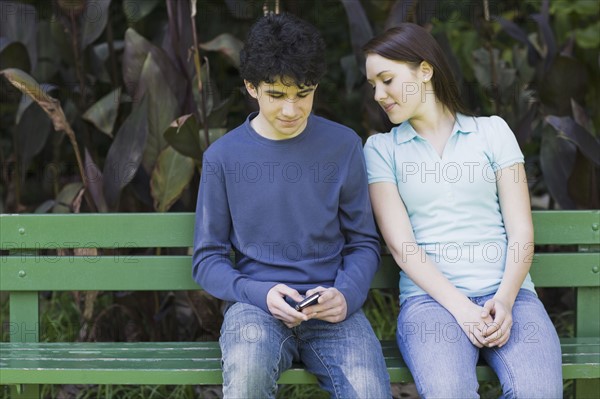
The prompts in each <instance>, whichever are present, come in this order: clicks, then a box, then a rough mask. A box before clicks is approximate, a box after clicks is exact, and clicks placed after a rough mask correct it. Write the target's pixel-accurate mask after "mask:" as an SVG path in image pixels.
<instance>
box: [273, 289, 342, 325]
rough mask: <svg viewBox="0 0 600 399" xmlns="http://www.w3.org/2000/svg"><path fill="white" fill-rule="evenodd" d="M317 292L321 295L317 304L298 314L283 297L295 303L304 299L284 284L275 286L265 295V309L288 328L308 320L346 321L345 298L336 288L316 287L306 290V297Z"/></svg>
mask: <svg viewBox="0 0 600 399" xmlns="http://www.w3.org/2000/svg"><path fill="white" fill-rule="evenodd" d="M317 292H320V293H321V296H320V297H319V302H318V303H317V304H316V305H313V306H309V307H307V308H305V309H303V310H302V311H300V312H299V311H297V310H296V309H294V308H293V307H291V306H290V305H289V304H288V303H287V302H286V301H285V297H286V296H287V297H289V298H291V299H293V300H294V301H296V302H300V301H301V300H303V299H304V297H302V295H300V293H299V292H298V291H296V290H295V289H293V288H291V287H288V286H287V285H285V284H277V285H276V286H274V287H273V288H271V289H270V290H269V292H268V293H267V307H268V308H269V311H270V312H271V314H272V315H273V317H275V318H276V319H279V320H281V321H282V322H283V323H284V324H285V325H286V326H287V327H289V328H292V327H296V326H297V325H299V324H300V323H302V322H303V321H308V320H310V319H319V320H323V321H327V322H330V323H339V322H340V321H343V320H345V319H346V314H347V311H348V309H347V304H346V298H345V297H344V295H343V294H342V293H341V292H340V291H338V290H337V289H336V288H324V287H316V288H313V289H311V290H308V291H307V292H306V296H307V297H308V296H310V295H312V294H315V293H317Z"/></svg>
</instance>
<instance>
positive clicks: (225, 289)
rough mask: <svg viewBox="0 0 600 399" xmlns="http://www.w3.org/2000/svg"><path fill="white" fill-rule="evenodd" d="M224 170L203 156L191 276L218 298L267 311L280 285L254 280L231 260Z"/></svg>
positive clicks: (230, 222) (230, 224)
mask: <svg viewBox="0 0 600 399" xmlns="http://www.w3.org/2000/svg"><path fill="white" fill-rule="evenodd" d="M222 172H223V171H222V167H221V165H220V164H219V163H218V162H212V161H211V160H209V158H208V157H207V154H204V160H203V165H202V176H201V179H200V188H199V191H198V202H197V206H196V222H195V231H194V253H193V255H192V275H193V277H194V280H195V281H196V283H198V284H199V285H200V286H201V287H202V288H204V289H205V290H206V291H207V292H208V293H210V294H211V295H213V296H216V297H217V298H220V299H223V300H226V301H234V302H245V303H250V304H253V305H256V306H258V307H260V308H262V309H263V310H265V311H266V312H268V311H269V310H268V307H267V293H268V292H269V290H270V289H271V288H273V287H274V286H275V285H276V284H277V283H274V282H262V281H255V280H253V279H251V278H250V277H249V276H247V275H244V274H242V273H240V272H239V270H237V269H236V268H235V267H234V265H233V262H232V261H231V259H230V251H231V241H230V233H231V229H232V221H231V214H230V210H229V198H228V197H227V190H226V185H225V179H224V175H223V173H222Z"/></svg>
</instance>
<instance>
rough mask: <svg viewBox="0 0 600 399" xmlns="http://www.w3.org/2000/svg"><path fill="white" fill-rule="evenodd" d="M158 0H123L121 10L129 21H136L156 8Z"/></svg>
mask: <svg viewBox="0 0 600 399" xmlns="http://www.w3.org/2000/svg"><path fill="white" fill-rule="evenodd" d="M158 3H159V0H123V12H124V13H125V16H126V17H127V20H128V21H130V22H137V21H139V20H141V19H143V18H144V17H146V16H147V15H148V14H150V13H151V12H152V10H154V8H156V6H157V5H158Z"/></svg>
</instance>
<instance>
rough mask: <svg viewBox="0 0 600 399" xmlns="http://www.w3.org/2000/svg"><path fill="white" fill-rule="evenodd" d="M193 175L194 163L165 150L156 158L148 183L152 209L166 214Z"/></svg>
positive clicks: (172, 150) (175, 152)
mask: <svg viewBox="0 0 600 399" xmlns="http://www.w3.org/2000/svg"><path fill="white" fill-rule="evenodd" d="M193 175H194V161H193V160H192V159H190V158H188V157H186V156H184V155H181V154H180V153H178V152H177V151H175V150H174V149H173V148H172V147H167V148H165V149H164V150H163V151H162V152H161V153H160V156H159V157H158V161H157V163H156V167H155V168H154V171H153V172H152V179H151V181H150V187H151V193H152V198H154V209H156V210H157V211H158V212H166V211H167V210H169V208H170V207H171V206H172V205H173V204H174V203H175V201H177V199H178V198H179V197H180V196H181V194H182V193H183V190H185V188H186V187H187V185H188V184H189V182H190V180H191V179H192V176H193Z"/></svg>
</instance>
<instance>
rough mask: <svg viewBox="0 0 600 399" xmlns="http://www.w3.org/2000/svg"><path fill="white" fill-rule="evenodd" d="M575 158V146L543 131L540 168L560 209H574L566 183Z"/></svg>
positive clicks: (554, 134)
mask: <svg viewBox="0 0 600 399" xmlns="http://www.w3.org/2000/svg"><path fill="white" fill-rule="evenodd" d="M576 156H577V148H576V147H575V144H574V143H572V142H571V141H569V140H566V139H564V138H562V137H560V136H559V135H557V134H556V133H555V132H554V131H552V130H551V129H550V130H549V129H547V128H546V129H544V132H543V134H542V143H541V150H540V167H541V169H542V173H543V175H544V181H545V182H546V186H547V187H548V191H550V195H552V198H554V200H556V202H558V204H559V205H560V207H561V208H562V209H574V208H575V202H574V201H573V199H572V198H571V196H570V195H569V192H568V189H567V187H568V182H569V178H570V177H571V174H572V173H573V167H574V165H575V158H576Z"/></svg>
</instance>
